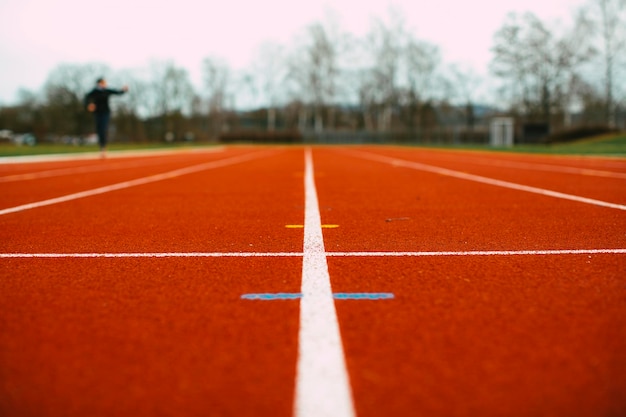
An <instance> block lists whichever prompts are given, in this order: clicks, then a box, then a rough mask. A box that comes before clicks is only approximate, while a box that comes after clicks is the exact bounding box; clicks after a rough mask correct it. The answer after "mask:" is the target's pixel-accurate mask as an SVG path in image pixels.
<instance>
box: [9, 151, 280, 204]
mask: <svg viewBox="0 0 626 417" xmlns="http://www.w3.org/2000/svg"><path fill="white" fill-rule="evenodd" d="M268 153H271V151H262V152H254V153H248V154H245V155H238V156H234V157H231V158H225V159H220V160H217V161H211V162H206V163H203V164H198V165H193V166H190V167H187V168H181V169H176V170H173V171H169V172H164V173H162V174H156V175H151V176H148V177H143V178H138V179H135V180H131V181H124V182H120V183H117V184H112V185H107V186H104V187H99V188H94V189H91V190H87V191H81V192H78V193H73V194H68V195H64V196H61V197H56V198H50V199H48V200H42V201H37V202H34V203H29V204H22V205H21V206H15V207H10V208H6V209H2V210H0V216H2V215H4V214H9V213H17V212H20V211H25V210H30V209H34V208H38V207H45V206H50V205H53V204H59V203H64V202H67V201H72V200H77V199H79V198H85V197H91V196H94V195H98V194H104V193H108V192H111V191H116V190H122V189H124V188H130V187H135V186H138V185H144V184H149V183H152V182H156V181H163V180H166V179H170V178H176V177H180V176H182V175H188V174H193V173H196V172H201V171H205V170H208V169H214V168H219V167H223V166H227V165H233V164H237V163H240V162H245V161H249V160H252V159H256V158H261V157H262V156H265V155H267V154H268Z"/></svg>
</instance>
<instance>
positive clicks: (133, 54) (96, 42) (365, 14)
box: [0, 0, 585, 104]
mask: <svg viewBox="0 0 626 417" xmlns="http://www.w3.org/2000/svg"><path fill="white" fill-rule="evenodd" d="M584 2H585V0H396V1H392V2H386V1H384V0H332V1H326V0H303V1H295V0H219V1H215V0H176V1H167V2H158V1H155V0H109V1H104V2H97V3H96V2H90V1H85V0H0V16H1V17H2V19H1V21H0V104H2V103H4V104H10V103H12V102H13V101H14V100H15V96H16V92H17V91H18V89H19V88H20V87H23V88H27V89H29V90H35V91H37V90H39V89H40V88H41V87H42V86H43V84H44V82H45V81H46V78H47V76H48V74H49V73H50V71H51V70H52V69H53V68H54V67H56V66H57V65H58V64H60V63H74V64H81V63H88V62H102V63H105V64H107V65H109V66H110V67H111V68H112V69H113V70H115V71H117V70H121V69H133V68H140V67H145V66H147V65H148V64H149V62H150V60H152V59H172V60H173V61H174V62H175V63H176V65H178V66H182V67H185V68H186V69H188V70H189V71H190V73H191V75H192V79H194V81H195V80H197V79H198V78H199V75H198V74H199V71H200V67H201V62H202V59H203V58H205V57H207V56H219V57H222V58H223V59H225V60H226V61H227V62H228V63H229V64H230V65H231V66H232V67H233V68H245V67H246V66H247V65H248V63H249V62H250V60H251V59H252V57H253V55H254V53H255V52H256V51H257V50H258V47H259V45H261V44H262V43H264V42H265V41H274V42H278V43H281V44H285V45H288V44H289V43H290V42H291V41H292V40H293V39H294V37H295V35H296V34H297V33H299V32H300V31H302V30H303V29H304V28H305V27H306V26H307V25H308V24H310V23H312V22H315V21H320V20H323V18H324V16H325V15H326V14H327V13H328V10H332V11H333V12H334V13H335V14H336V15H338V17H339V19H340V25H341V28H342V29H344V30H346V31H348V32H351V33H353V34H355V35H357V36H358V35H363V34H365V33H366V32H367V30H368V28H369V26H370V22H371V20H372V18H373V17H376V16H386V15H387V10H388V7H389V5H390V4H393V5H394V6H395V7H396V8H397V9H399V10H401V11H402V12H403V13H404V14H405V18H406V22H407V26H408V27H409V28H410V29H412V31H413V32H414V33H415V35H416V36H417V38H419V39H422V40H427V41H430V42H432V43H434V44H436V45H438V46H439V47H440V48H441V51H442V53H443V58H444V61H445V62H449V63H452V62H455V63H462V64H464V65H466V66H472V67H474V68H475V70H476V71H477V72H478V73H486V70H487V65H488V62H489V61H490V59H491V54H490V48H491V46H492V38H493V34H494V33H495V32H496V30H497V29H498V28H500V27H501V25H502V24H503V23H504V20H505V17H506V15H507V13H509V12H518V13H523V12H526V11H531V12H533V13H535V14H536V15H537V16H538V17H539V18H541V19H543V20H546V21H549V22H552V21H556V20H561V21H562V22H569V21H570V20H571V17H572V15H573V12H574V11H575V10H576V9H578V8H579V7H580V6H581V5H582V4H584ZM105 75H106V74H105Z"/></svg>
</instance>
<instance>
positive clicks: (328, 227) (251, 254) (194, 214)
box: [0, 147, 626, 417]
mask: <svg viewBox="0 0 626 417" xmlns="http://www.w3.org/2000/svg"><path fill="white" fill-rule="evenodd" d="M0 191H1V193H0V237H1V239H0V415H2V416H6V417H11V416H41V417H47V416H107V417H109V416H139V417H143V416H296V417H304V416H315V417H323V416H337V417H347V416H360V417H365V416H590V417H591V416H594V417H595V416H623V415H626V160H625V159H617V158H596V157H594V158H591V157H554V156H528V155H517V154H499V153H486V152H467V151H466V152H462V151H438V150H423V149H410V148H400V147H313V148H302V147H227V148H216V149H213V150H206V151H195V152H191V151H185V152H175V153H153V154H147V155H133V154H130V155H121V154H120V155H112V156H111V157H110V158H107V159H106V160H99V159H89V158H85V157H82V158H77V157H72V158H62V159H61V158H42V159H41V160H37V161H34V160H29V159H5V160H2V161H0Z"/></svg>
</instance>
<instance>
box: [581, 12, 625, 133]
mask: <svg viewBox="0 0 626 417" xmlns="http://www.w3.org/2000/svg"><path fill="white" fill-rule="evenodd" d="M580 16H581V18H582V19H585V20H587V21H589V23H590V24H591V25H593V29H594V36H593V37H594V38H595V39H598V40H599V41H600V42H599V43H600V44H601V45H602V47H601V48H600V58H601V59H602V61H603V62H602V66H603V67H604V68H603V69H604V75H603V78H604V80H603V84H604V88H603V90H604V100H605V117H606V123H607V124H608V125H609V126H611V127H614V126H615V123H616V120H615V106H616V102H615V91H616V87H617V86H616V81H618V82H619V81H620V80H621V78H619V77H616V75H617V71H618V69H620V68H621V67H622V66H623V65H626V0H589V2H588V4H587V5H586V6H585V7H584V8H583V9H582V10H581V13H580ZM621 75H622V76H624V75H626V74H624V73H622V74H621ZM621 86H622V87H623V84H622V85H621Z"/></svg>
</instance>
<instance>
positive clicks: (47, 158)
mask: <svg viewBox="0 0 626 417" xmlns="http://www.w3.org/2000/svg"><path fill="white" fill-rule="evenodd" d="M223 150H224V147H223V146H215V147H211V148H183V149H143V150H142V149H135V150H133V149H130V150H126V151H109V152H108V153H107V159H117V158H134V157H139V156H141V157H148V156H162V155H170V154H183V153H209V152H221V151H223ZM100 158H101V155H100V152H99V151H98V152H74V153H63V154H45V155H20V156H0V165H8V164H16V165H19V164H31V163H39V162H64V161H81V160H94V159H100Z"/></svg>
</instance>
